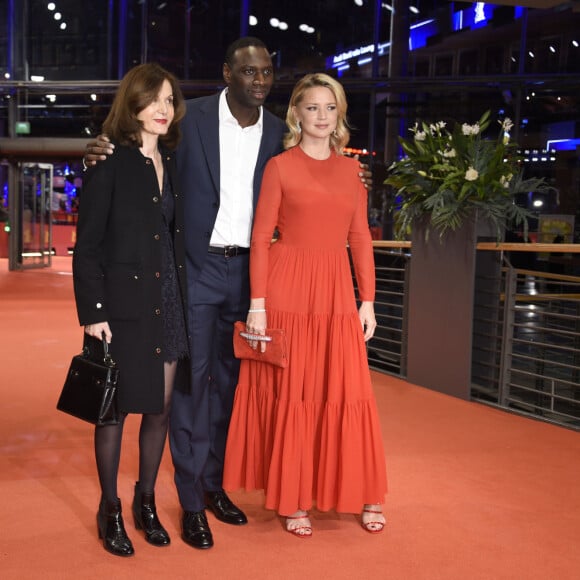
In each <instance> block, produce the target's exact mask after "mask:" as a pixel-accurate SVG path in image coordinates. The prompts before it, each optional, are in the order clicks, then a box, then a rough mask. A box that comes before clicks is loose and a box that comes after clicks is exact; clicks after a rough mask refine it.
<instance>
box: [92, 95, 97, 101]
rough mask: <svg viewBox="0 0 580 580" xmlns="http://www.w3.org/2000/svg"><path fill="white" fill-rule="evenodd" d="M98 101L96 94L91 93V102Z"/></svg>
mask: <svg viewBox="0 0 580 580" xmlns="http://www.w3.org/2000/svg"><path fill="white" fill-rule="evenodd" d="M96 100H97V95H96V93H91V101H96Z"/></svg>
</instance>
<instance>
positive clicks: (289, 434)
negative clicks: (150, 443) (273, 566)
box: [224, 147, 387, 515]
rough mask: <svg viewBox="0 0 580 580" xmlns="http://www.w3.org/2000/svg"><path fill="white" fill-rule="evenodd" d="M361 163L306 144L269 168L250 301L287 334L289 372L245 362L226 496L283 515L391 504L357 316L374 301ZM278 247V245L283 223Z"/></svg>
mask: <svg viewBox="0 0 580 580" xmlns="http://www.w3.org/2000/svg"><path fill="white" fill-rule="evenodd" d="M358 172H359V166H358V162H356V161H355V160H354V159H350V158H347V157H344V156H340V155H336V154H332V155H331V157H330V158H329V159H326V160H322V161H321V160H316V159H313V158H311V157H309V156H308V155H306V153H304V152H303V151H302V149H301V148H300V147H293V148H292V149H289V150H288V151H286V152H284V153H282V154H281V155H278V156H277V157H274V158H273V159H271V160H270V161H269V163H268V165H267V167H266V169H265V172H264V177H263V181H262V188H261V193H260V198H259V202H258V207H257V209H256V217H255V220H254V230H253V235H252V247H251V254H250V282H251V294H252V297H254V298H261V297H265V298H266V309H267V320H268V327H270V328H283V329H285V331H286V334H287V340H288V349H289V365H288V367H287V368H285V369H280V368H278V367H273V366H271V365H269V364H267V363H261V362H254V361H247V360H244V361H242V364H241V369H240V378H239V382H238V386H237V390H236V396H235V402H234V410H233V414H232V419H231V423H230V428H229V434H228V443H227V449H226V458H225V470H224V488H225V489H227V490H236V489H239V488H245V489H247V490H253V489H263V490H264V491H265V495H266V501H265V506H266V508H268V509H274V510H276V511H277V512H278V513H280V514H282V515H288V514H292V513H294V512H295V511H297V510H299V509H302V510H308V509H310V508H311V507H312V504H313V502H316V506H317V508H318V509H319V510H322V511H326V510H330V509H333V508H334V509H336V511H339V512H346V513H358V512H360V511H361V509H362V507H363V504H365V503H369V504H377V503H383V501H384V496H385V493H386V491H387V481H386V468H385V455H384V451H383V444H382V439H381V431H380V425H379V421H378V414H377V409H376V402H375V399H374V395H373V391H372V386H371V380H370V373H369V369H368V363H367V357H366V350H365V343H364V338H363V332H362V328H361V323H360V320H359V318H358V312H357V308H356V302H355V295H354V289H353V283H352V276H351V269H350V264H349V259H348V253H347V247H346V244H347V241H348V243H349V245H350V249H351V252H352V257H353V262H354V266H355V273H356V277H357V282H358V286H359V298H360V299H361V300H369V301H372V300H374V293H375V273H374V260H373V252H372V246H371V236H370V232H369V227H368V223H367V193H366V190H365V188H364V187H363V185H362V184H361V182H360V178H359V177H358ZM276 226H277V227H278V231H279V239H278V241H277V242H275V243H273V244H272V243H271V240H272V234H273V232H274V229H275V227H276Z"/></svg>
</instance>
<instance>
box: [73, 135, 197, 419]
mask: <svg viewBox="0 0 580 580" xmlns="http://www.w3.org/2000/svg"><path fill="white" fill-rule="evenodd" d="M163 163H164V167H165V171H166V172H167V173H168V176H169V180H170V182H171V189H172V193H173V196H174V200H175V224H174V231H173V243H174V251H175V263H176V266H177V272H178V279H179V284H180V287H181V295H182V297H183V299H184V300H185V296H186V291H187V290H186V280H185V251H184V241H183V206H182V204H183V196H182V194H181V189H180V187H179V183H178V180H177V173H176V166H175V158H174V154H173V153H168V152H164V153H163ZM162 220H163V217H162V206H161V195H160V191H159V185H158V181H157V176H156V173H155V168H154V166H153V162H152V160H151V159H149V158H146V157H144V156H143V155H142V154H141V152H140V151H139V149H137V148H136V147H129V146H123V145H119V144H116V145H115V151H114V153H113V154H112V155H110V156H109V157H108V158H107V160H106V161H101V162H99V163H97V165H96V166H95V167H92V168H90V169H89V170H88V171H87V173H86V174H85V180H84V183H83V190H82V193H81V197H80V203H79V219H78V225H77V240H76V245H75V248H74V254H73V281H74V291H75V299H76V305H77V313H78V318H79V322H80V324H81V325H82V326H84V325H87V324H94V323H97V322H104V321H107V322H108V323H109V325H110V327H111V332H112V334H113V338H112V341H111V348H110V352H111V354H112V357H113V359H114V360H115V362H116V363H117V365H118V367H119V374H120V377H119V384H118V397H119V406H120V409H121V410H122V411H124V412H128V413H160V412H161V411H163V403H164V380H163V360H164V359H163V318H162V315H163V313H162V303H161V281H162V275H161V272H162V270H161V268H162V241H161V235H162V224H163V222H162ZM184 312H186V308H185V304H184ZM180 365H181V367H182V369H180V370H181V371H182V372H178V377H179V379H178V380H179V381H185V382H187V377H188V375H189V373H188V372H187V370H186V369H188V367H189V361H187V360H184V361H180ZM182 388H183V386H182ZM186 388H187V387H186Z"/></svg>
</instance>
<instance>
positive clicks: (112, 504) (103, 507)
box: [97, 498, 135, 556]
mask: <svg viewBox="0 0 580 580" xmlns="http://www.w3.org/2000/svg"><path fill="white" fill-rule="evenodd" d="M97 527H98V529H99V538H101V539H102V540H103V546H104V547H105V550H107V552H111V554H115V556H132V555H133V554H134V553H135V550H133V544H131V540H130V539H129V537H128V536H127V532H125V526H124V525H123V516H122V515H121V501H120V500H119V499H118V498H117V499H116V500H115V501H106V500H101V503H100V505H99V512H98V513H97Z"/></svg>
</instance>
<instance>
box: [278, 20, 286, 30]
mask: <svg viewBox="0 0 580 580" xmlns="http://www.w3.org/2000/svg"><path fill="white" fill-rule="evenodd" d="M278 28H279V29H280V30H288V23H287V22H280V24H278Z"/></svg>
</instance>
